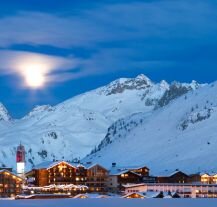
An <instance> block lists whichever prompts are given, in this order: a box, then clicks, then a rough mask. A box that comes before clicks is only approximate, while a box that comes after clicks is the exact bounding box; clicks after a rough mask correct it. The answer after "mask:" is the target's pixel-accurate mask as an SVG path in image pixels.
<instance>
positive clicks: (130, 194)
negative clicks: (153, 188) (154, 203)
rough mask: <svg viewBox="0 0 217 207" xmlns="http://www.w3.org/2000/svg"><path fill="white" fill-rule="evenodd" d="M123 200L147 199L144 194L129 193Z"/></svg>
mask: <svg viewBox="0 0 217 207" xmlns="http://www.w3.org/2000/svg"><path fill="white" fill-rule="evenodd" d="M122 198H136V199H143V198H145V196H144V195H143V194H142V193H128V194H126V195H124V196H122Z"/></svg>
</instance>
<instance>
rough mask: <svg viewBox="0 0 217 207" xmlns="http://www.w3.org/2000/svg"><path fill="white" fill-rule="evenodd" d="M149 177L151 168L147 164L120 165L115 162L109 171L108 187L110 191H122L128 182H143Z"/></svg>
mask: <svg viewBox="0 0 217 207" xmlns="http://www.w3.org/2000/svg"><path fill="white" fill-rule="evenodd" d="M148 177H149V169H148V168H147V167H146V166H128V167H119V166H116V164H115V163H113V164H112V167H111V169H110V171H109V179H108V183H107V185H108V189H109V191H110V192H114V193H118V192H121V191H122V186H123V185H125V184H127V183H141V182H143V179H144V178H146V179H147V178H148Z"/></svg>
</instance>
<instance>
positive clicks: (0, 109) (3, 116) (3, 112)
mask: <svg viewBox="0 0 217 207" xmlns="http://www.w3.org/2000/svg"><path fill="white" fill-rule="evenodd" d="M2 120H3V121H10V120H11V116H10V115H9V112H8V110H7V109H6V108H5V106H4V105H3V104H2V103H0V121H2Z"/></svg>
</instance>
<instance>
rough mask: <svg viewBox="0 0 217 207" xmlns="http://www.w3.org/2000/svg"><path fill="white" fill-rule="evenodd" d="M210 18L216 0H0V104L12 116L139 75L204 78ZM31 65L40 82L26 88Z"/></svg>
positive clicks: (215, 73)
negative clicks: (115, 80)
mask: <svg viewBox="0 0 217 207" xmlns="http://www.w3.org/2000/svg"><path fill="white" fill-rule="evenodd" d="M30 2H31V3H30ZM216 22H217V2H216V0H197V1H195V0H143V1H140V0H116V1H115V0H98V1H97V0H82V1H80V0H71V1H67V0H65V1H59V0H46V1H45V0H31V1H29V0H19V1H17V0H16V1H15V0H14V1H12V0H11V1H10V0H8V1H4V2H1V6H0V28H1V31H0V102H2V103H3V104H4V105H5V106H6V107H7V109H8V110H9V112H10V114H12V116H13V117H18V118H19V117H22V116H23V115H25V114H26V113H27V112H28V111H30V110H31V109H32V108H33V107H34V106H35V105H41V104H51V105H54V104H57V103H59V102H61V101H64V100H65V99H67V98H70V97H72V96H74V95H76V94H79V93H82V92H85V91H87V90H90V89H94V88H96V87H99V86H102V85H105V84H107V83H109V82H110V81H112V80H114V79H117V78H119V77H134V76H136V75H138V74H140V73H144V74H145V75H147V76H149V77H150V78H151V79H152V80H153V81H159V80H161V79H165V80H167V81H168V82H171V81H173V80H178V81H186V82H187V81H191V80H192V79H195V80H197V81H199V82H212V81H214V80H217V23H216ZM35 70H37V71H40V74H39V77H38V78H39V79H40V78H41V76H40V75H43V77H42V78H45V80H46V81H44V79H43V82H45V84H44V85H43V87H40V88H32V87H28V85H26V82H28V80H26V77H27V75H28V77H29V78H30V81H31V79H32V78H35V77H37V75H38V73H37V71H36V73H35ZM27 71H30V72H27ZM27 73H28V74H27Z"/></svg>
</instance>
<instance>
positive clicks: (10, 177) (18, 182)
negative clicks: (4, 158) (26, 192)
mask: <svg viewBox="0 0 217 207" xmlns="http://www.w3.org/2000/svg"><path fill="white" fill-rule="evenodd" d="M22 184H23V180H22V178H20V177H19V176H17V175H15V174H14V173H12V172H11V171H9V170H7V169H3V168H1V170H0V197H15V196H16V195H18V194H20V193H21V191H22Z"/></svg>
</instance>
